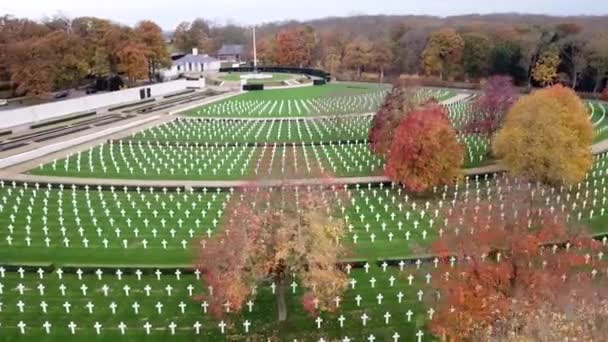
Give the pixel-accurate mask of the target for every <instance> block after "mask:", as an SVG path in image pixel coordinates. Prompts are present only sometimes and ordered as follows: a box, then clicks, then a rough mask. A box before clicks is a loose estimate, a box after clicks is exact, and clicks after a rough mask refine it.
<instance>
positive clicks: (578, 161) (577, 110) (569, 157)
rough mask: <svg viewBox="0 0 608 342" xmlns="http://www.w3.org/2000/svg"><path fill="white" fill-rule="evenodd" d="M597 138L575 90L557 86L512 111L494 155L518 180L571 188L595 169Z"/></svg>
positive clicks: (524, 100)
mask: <svg viewBox="0 0 608 342" xmlns="http://www.w3.org/2000/svg"><path fill="white" fill-rule="evenodd" d="M594 134H595V133H594V131H593V126H592V124H591V120H590V116H589V112H588V109H587V107H586V105H585V104H584V103H583V102H582V101H581V99H580V98H579V97H578V96H577V95H576V93H575V92H574V91H573V90H572V89H569V88H565V87H563V86H561V85H555V86H553V87H551V88H546V89H543V90H538V91H535V92H533V93H532V94H531V95H528V96H524V97H522V98H520V99H519V101H517V103H515V105H513V107H512V108H511V110H510V111H509V113H508V114H507V118H506V121H505V124H504V126H503V128H502V129H501V130H500V131H499V133H498V135H497V136H496V139H495V141H494V146H493V149H494V153H495V155H496V156H498V157H499V158H502V162H503V163H504V165H505V166H506V167H507V168H508V169H509V171H510V172H512V173H513V174H515V175H517V176H522V177H524V178H526V179H530V180H534V181H540V182H545V183H550V184H573V183H576V182H578V181H580V180H582V179H583V178H584V177H585V175H586V173H587V171H588V170H589V168H591V166H592V163H593V162H592V156H591V144H592V143H593V138H594Z"/></svg>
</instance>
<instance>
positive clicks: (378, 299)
mask: <svg viewBox="0 0 608 342" xmlns="http://www.w3.org/2000/svg"><path fill="white" fill-rule="evenodd" d="M434 263H435V267H437V263H438V260H435V261H434ZM420 265H421V261H420V260H418V261H417V262H416V266H415V268H413V266H410V265H408V264H406V263H405V262H404V261H401V262H400V263H399V264H398V268H399V272H401V273H403V274H408V276H407V277H405V278H402V277H399V278H397V277H395V274H391V273H393V271H395V270H396V269H391V270H390V271H391V272H390V273H389V274H390V277H383V278H382V279H376V278H375V276H374V275H371V274H370V275H368V276H367V277H366V276H365V275H366V274H369V272H370V268H371V265H370V264H369V263H366V264H364V265H363V268H362V269H363V271H364V274H360V276H359V277H358V279H359V280H357V279H355V278H351V279H350V281H349V288H350V290H351V291H353V292H354V293H355V294H356V293H357V289H358V288H360V287H361V282H364V283H368V284H369V286H371V288H372V289H378V293H377V294H376V295H375V296H373V298H363V297H362V296H361V295H360V294H356V296H355V295H354V294H353V295H352V297H353V300H354V301H355V302H356V305H357V307H358V308H363V309H364V310H365V308H366V303H367V304H371V303H370V301H371V302H373V303H374V306H376V305H382V303H384V302H391V301H397V302H398V303H402V302H404V301H405V299H404V298H406V297H407V298H408V299H407V300H410V301H417V302H421V301H423V298H424V295H425V294H424V291H423V290H422V289H419V290H418V291H416V288H415V287H413V285H414V284H413V281H414V279H420V280H421V281H424V282H425V283H426V284H427V285H428V284H430V279H431V275H430V274H429V273H428V271H425V270H422V271H420ZM380 267H381V270H382V272H383V273H387V272H389V265H388V264H387V263H386V262H384V263H382V264H381V265H380ZM345 270H346V272H347V273H348V275H350V274H351V272H352V270H353V268H352V267H351V265H350V264H349V265H346V267H345ZM425 272H426V273H425ZM7 273H8V271H6V270H5V269H4V268H0V294H3V293H4V294H8V293H10V294H12V295H14V296H16V297H20V296H26V297H27V298H24V299H25V300H26V301H27V302H28V303H32V301H35V300H34V298H37V299H39V303H38V306H39V307H40V310H41V313H42V315H43V316H44V315H46V314H47V312H48V311H50V306H49V304H47V303H46V301H45V300H44V298H45V297H46V296H49V295H52V296H56V295H60V296H61V297H66V292H69V295H68V296H67V297H66V299H72V300H73V301H72V302H77V303H79V304H78V305H81V304H82V305H83V308H84V310H85V311H86V312H87V313H88V314H89V315H95V314H98V313H100V312H102V313H104V314H110V315H111V316H113V315H116V312H117V310H118V309H120V308H121V307H124V306H125V305H127V306H128V307H129V309H132V311H133V315H135V316H138V315H140V314H141V312H142V311H143V310H144V309H146V308H145V307H144V306H143V304H140V303H139V302H138V299H137V298H139V299H143V298H146V297H150V296H151V293H153V295H152V297H153V298H156V297H157V296H158V295H159V293H162V296H163V297H171V296H175V295H177V296H178V297H183V295H185V293H187V294H188V297H192V296H193V294H194V292H195V291H194V290H195V287H194V286H193V285H192V284H188V282H185V283H183V284H181V287H182V288H181V289H178V288H177V287H173V286H171V285H170V284H169V285H167V286H166V287H163V286H162V285H158V284H163V285H164V284H165V283H166V280H167V278H168V280H169V281H171V280H172V279H175V280H176V281H180V280H182V277H183V275H184V273H183V272H181V271H180V270H179V269H178V270H175V271H174V272H173V271H165V273H163V271H160V270H156V271H155V272H154V273H152V274H149V275H144V274H143V272H141V270H136V271H135V272H134V274H135V275H136V277H137V283H135V284H133V282H132V281H131V282H129V283H126V284H124V285H123V283H121V282H123V281H124V280H125V274H124V273H123V272H122V271H121V270H120V269H119V270H116V271H115V272H106V273H104V272H103V271H102V270H100V269H97V270H96V271H95V272H93V274H90V273H88V274H86V275H84V272H83V271H82V270H80V269H78V270H77V271H76V272H75V274H76V277H77V279H78V282H77V284H78V285H80V286H77V285H74V284H73V283H74V282H72V283H71V284H69V286H77V293H75V292H74V291H73V290H69V289H68V288H67V286H65V284H63V283H61V282H62V281H64V280H65V281H67V280H68V279H67V278H66V274H65V272H64V271H63V270H62V269H61V268H59V269H56V270H53V271H52V273H49V274H47V273H46V272H45V271H44V270H43V269H38V270H36V271H35V272H26V271H25V270H24V269H22V268H19V269H17V270H16V273H17V274H18V277H17V279H16V280H15V279H13V282H15V281H16V282H18V285H16V286H14V288H12V289H8V292H3V290H4V286H2V285H1V284H2V281H3V280H4V279H5V277H6V275H7ZM194 274H195V277H196V280H200V276H201V274H200V272H198V271H195V273H194ZM48 277H51V278H55V279H57V280H58V281H59V282H60V285H59V286H57V289H54V288H46V287H45V286H44V285H43V284H44V281H45V280H46V279H47V278H48ZM13 278H14V277H13ZM92 278H94V279H95V285H93V284H92V283H91V280H92ZM71 279H72V280H74V277H72V278H71ZM113 279H115V280H113ZM102 280H108V281H109V282H108V283H107V284H110V286H108V285H107V284H104V285H100V284H99V283H98V282H97V281H102ZM22 282H25V284H26V285H24V284H23V283H22ZM34 283H37V284H38V286H35V285H34ZM87 283H89V285H87ZM150 283H152V285H153V286H152V287H154V288H155V289H153V288H152V287H151V286H150V285H149V284H150ZM129 284H131V285H129ZM186 284H188V285H187V286H186ZM159 286H160V291H159V290H158V287H159ZM176 286H177V285H176ZM290 287H291V293H292V294H294V295H295V294H297V293H298V291H297V290H298V288H299V287H298V284H297V283H296V282H292V283H291V284H290ZM29 288H31V289H34V288H35V289H36V290H34V291H29V290H28V291H26V289H29ZM184 288H185V290H184ZM268 288H270V290H271V291H272V292H273V293H274V291H275V290H276V286H275V285H274V283H271V284H269V285H268ZM388 288H401V291H399V292H398V293H397V295H396V296H395V298H394V299H391V298H390V297H386V296H383V294H382V289H388ZM257 290H259V289H257ZM257 290H256V289H253V291H254V294H255V292H256V291H257ZM177 291H180V292H179V293H181V294H182V295H180V294H178V292H177ZM207 291H208V293H210V294H211V295H213V288H212V287H208V289H207ZM93 292H99V293H102V294H103V296H104V298H107V299H108V300H111V302H110V303H109V304H108V302H106V301H105V300H104V301H103V304H100V303H93V302H92V301H91V300H89V298H88V296H89V294H90V293H93ZM404 292H405V293H404ZM78 296H82V297H83V298H82V299H84V301H83V300H82V299H81V300H76V299H77V297H78ZM32 297H34V298H32ZM134 297H137V298H134ZM154 300H156V299H154ZM345 300H346V299H343V298H341V297H336V298H335V302H336V307H338V308H339V307H340V305H341V303H343V302H344V301H345ZM54 302H57V301H54ZM85 303H86V304H85ZM29 305H32V304H27V305H26V304H25V303H24V302H23V301H22V299H21V298H19V299H18V301H17V302H16V303H15V308H13V309H11V308H9V307H6V306H3V305H2V304H1V303H0V312H3V311H2V308H3V307H4V312H15V314H17V315H19V314H23V313H24V312H25V310H26V309H27V308H28V307H29ZM53 305H59V306H61V310H60V311H61V312H62V318H63V319H73V318H76V317H75V315H76V313H75V312H74V309H75V308H76V307H75V305H76V304H72V303H71V302H70V301H69V300H65V301H63V303H61V301H59V302H57V303H54V304H53ZM146 305H148V306H150V305H152V306H153V307H148V308H147V310H148V311H154V312H155V313H156V314H158V315H162V314H163V313H164V312H165V311H163V310H164V309H165V305H163V303H162V301H160V300H158V301H156V302H154V301H152V302H150V301H147V302H146ZM195 305H196V306H198V304H195ZM188 306H189V305H188V304H186V303H185V302H184V301H181V302H180V303H179V304H178V307H179V312H181V315H184V314H186V308H187V307H188ZM224 306H225V310H226V312H227V313H230V308H231V305H230V303H226V305H224ZM254 306H255V304H254V302H253V301H251V300H250V301H248V302H247V303H246V307H247V309H246V310H247V312H249V313H251V312H253V308H254ZM200 308H201V310H202V311H203V313H205V314H206V313H207V309H208V304H207V303H206V302H203V303H201V304H200ZM7 310H8V311H7ZM29 311H31V309H30V310H29ZM54 311H57V310H54ZM367 312H368V311H364V313H363V314H362V315H361V317H360V324H361V326H362V327H365V326H366V325H367V323H368V322H369V321H370V320H375V319H382V320H383V321H384V324H385V325H390V324H394V323H396V321H403V322H413V315H414V312H413V311H412V310H411V309H407V307H406V308H405V310H404V311H403V312H399V313H394V312H393V313H391V312H389V311H385V312H383V313H382V315H381V317H371V315H370V314H368V313H367ZM434 313H435V310H434V309H433V308H429V309H428V311H427V312H426V313H425V316H427V317H428V318H429V319H432V317H433V315H434ZM356 317H358V316H356ZM351 319H353V318H351ZM346 320H347V318H346V317H345V316H344V315H340V316H339V317H338V318H337V319H336V321H337V322H339V325H340V327H344V323H345V321H346ZM355 320H356V321H357V319H355ZM71 322H73V321H71ZM314 322H315V324H316V325H317V329H321V323H323V319H322V318H320V317H319V318H317V319H315V320H314ZM70 324H72V323H70ZM95 324H96V325H97V322H96V323H95ZM120 324H121V325H122V324H124V323H123V322H121V323H120ZM146 324H148V323H146ZM171 324H175V323H173V322H172V323H171ZM20 325H21V326H24V324H20ZM45 325H48V324H46V323H45ZM250 326H251V323H250V322H249V321H245V322H243V328H244V330H245V333H248V332H249V328H250ZM218 327H219V328H220V329H221V333H222V334H223V333H224V332H225V331H224V328H225V327H226V326H225V325H224V323H223V322H220V323H219V324H218ZM43 328H44V326H43ZM198 328H199V329H200V328H201V326H199V327H198ZM45 329H46V328H45ZM49 329H50V327H49ZM48 333H50V331H47V334H48ZM197 333H199V332H198V331H197ZM22 334H25V330H24V329H23V330H22ZM97 334H100V332H97ZM147 334H149V332H148V333H147Z"/></svg>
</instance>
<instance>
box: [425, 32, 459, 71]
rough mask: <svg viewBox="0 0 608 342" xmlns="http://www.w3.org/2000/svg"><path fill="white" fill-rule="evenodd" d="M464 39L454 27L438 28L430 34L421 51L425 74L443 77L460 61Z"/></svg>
mask: <svg viewBox="0 0 608 342" xmlns="http://www.w3.org/2000/svg"><path fill="white" fill-rule="evenodd" d="M463 50H464V40H463V39H462V37H461V36H460V35H459V34H458V32H456V30H454V29H440V30H437V31H435V32H433V33H432V34H431V38H430V39H429V42H428V44H427V46H426V48H425V49H424V51H423V52H422V59H423V63H424V70H425V73H426V74H427V75H439V77H440V78H441V79H444V78H445V77H446V76H447V75H450V74H451V73H453V71H454V70H455V69H456V67H457V66H458V65H460V63H461V62H462V53H463Z"/></svg>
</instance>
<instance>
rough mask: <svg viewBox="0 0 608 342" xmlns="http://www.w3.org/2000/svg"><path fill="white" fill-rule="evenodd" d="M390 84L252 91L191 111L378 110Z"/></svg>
mask: <svg viewBox="0 0 608 342" xmlns="http://www.w3.org/2000/svg"><path fill="white" fill-rule="evenodd" d="M388 89H389V88H388V87H387V86H384V85H376V84H358V83H353V84H347V83H339V84H326V85H322V86H309V87H301V88H292V89H274V90H264V91H254V92H248V93H245V94H242V95H239V96H236V97H232V98H229V99H226V100H224V101H220V102H215V103H212V104H209V105H206V106H203V107H201V108H195V109H193V110H190V111H187V112H186V113H184V115H187V116H204V117H208V116H211V117H231V116H232V117H273V116H276V117H293V116H319V115H337V114H351V113H366V112H374V111H375V110H376V109H377V108H378V106H379V105H380V104H381V102H382V100H383V98H384V96H385V95H386V92H387V90H388Z"/></svg>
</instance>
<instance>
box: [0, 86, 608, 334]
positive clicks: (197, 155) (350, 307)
mask: <svg viewBox="0 0 608 342" xmlns="http://www.w3.org/2000/svg"><path fill="white" fill-rule="evenodd" d="M387 91H388V88H386V87H384V86H377V85H364V84H331V85H325V86H319V87H307V88H296V89H289V90H268V91H264V92H251V93H247V94H243V95H239V96H236V97H233V98H230V99H227V100H223V101H220V102H216V103H212V104H209V105H206V106H203V107H201V108H196V109H193V110H190V111H188V112H185V113H181V114H178V115H176V117H175V118H174V119H173V120H171V121H169V122H166V123H162V124H160V125H158V126H156V127H153V128H149V129H146V130H142V131H140V132H136V133H134V134H132V135H131V136H128V137H125V138H121V139H118V140H109V141H107V142H106V143H104V144H102V145H99V146H96V147H94V148H92V149H89V150H83V151H80V152H76V153H73V154H71V155H69V156H66V157H65V158H63V159H59V160H55V161H51V162H49V163H47V164H44V165H40V166H39V167H38V168H35V169H33V170H30V171H29V172H28V174H29V175H30V176H31V177H32V180H34V179H36V176H51V177H62V178H60V179H62V180H65V179H72V180H74V182H61V184H57V183H54V184H48V183H45V182H36V181H32V182H28V183H14V182H10V181H6V182H0V226H1V227H2V228H1V229H2V233H0V260H2V264H3V266H1V267H0V340H2V341H57V340H64V341H83V340H87V339H88V340H99V341H102V340H103V341H105V340H110V339H114V340H117V341H123V340H124V341H165V340H174V339H175V340H184V341H211V340H220V341H222V340H235V341H238V340H245V341H262V340H264V341H265V340H267V339H270V340H277V341H293V340H294V339H297V340H299V341H321V340H324V341H337V340H340V341H349V340H350V341H371V342H374V341H420V340H423V341H429V340H433V338H432V337H431V336H430V333H429V332H428V331H427V322H428V320H429V319H430V318H431V317H432V316H433V314H434V312H435V308H434V303H435V299H434V298H435V296H436V294H435V292H434V290H433V289H432V287H431V283H432V281H433V279H432V276H431V273H432V272H433V268H434V267H437V263H438V260H436V259H435V258H433V257H432V256H430V255H428V254H427V253H428V247H429V245H430V244H431V243H432V242H433V240H435V239H436V238H437V237H439V236H440V235H442V234H444V233H445V232H447V231H449V230H452V229H456V228H455V226H456V225H455V224H454V223H452V222H446V221H445V218H444V217H443V216H442V212H444V210H445V209H446V208H450V207H454V206H456V205H457V204H459V203H464V202H469V201H471V202H474V201H482V200H486V199H494V200H496V199H497V198H500V195H501V194H502V193H504V192H505V191H507V189H510V188H513V187H519V188H522V187H523V188H524V189H525V188H527V189H528V190H530V191H535V193H537V196H540V198H542V199H543V201H545V202H546V203H547V204H548V205H549V206H551V207H552V208H553V209H554V210H556V211H559V212H562V213H564V214H565V215H568V218H569V220H570V222H572V223H573V224H577V225H578V224H580V225H585V226H588V227H589V229H591V231H592V232H593V233H596V234H602V233H604V232H605V228H604V227H605V226H606V225H605V223H606V221H607V220H608V219H607V214H608V213H606V212H605V209H604V208H606V184H605V182H606V178H608V173H607V172H608V165H607V159H608V155H607V154H606V153H600V154H598V155H597V156H596V157H595V158H596V160H595V166H594V169H593V170H592V171H591V172H590V173H589V175H588V176H587V179H586V180H585V181H583V182H582V183H580V184H578V185H576V186H572V187H568V188H551V189H547V188H544V187H541V186H540V185H538V184H527V183H526V184H524V183H520V182H517V181H516V180H512V179H509V178H507V177H505V176H503V175H488V174H483V175H472V176H469V177H465V178H464V179H463V181H462V182H461V183H459V184H458V185H455V186H452V187H441V188H435V189H433V190H432V191H430V192H429V193H427V194H425V195H423V196H413V195H412V194H408V193H407V192H405V191H404V190H402V189H401V188H400V187H399V186H398V185H397V184H392V183H390V182H387V181H382V182H378V181H377V179H378V178H375V177H376V176H381V175H382V172H383V168H384V160H382V159H381V158H379V157H377V156H374V155H372V154H370V152H369V148H368V140H367V139H368V138H367V136H368V130H369V127H370V125H371V120H372V118H373V113H374V112H375V111H376V110H377V109H378V107H379V105H380V104H381V102H382V100H383V98H384V96H385V95H386V93H387ZM418 96H421V97H424V98H430V97H435V98H437V99H438V100H441V101H447V102H444V104H445V106H446V107H447V108H448V110H449V118H450V120H451V121H452V123H453V125H454V126H455V127H456V128H458V127H461V126H462V125H463V124H464V122H466V120H467V117H468V116H469V115H471V113H472V110H473V107H472V102H471V101H472V100H474V97H471V96H460V94H456V93H455V92H453V91H450V90H445V89H430V88H429V89H423V90H421V91H420V93H419V94H418ZM459 96H460V97H459ZM450 100H451V101H450ZM589 108H590V115H591V118H592V121H593V123H594V126H595V128H596V131H597V136H598V142H599V141H601V140H603V137H604V135H605V134H608V133H606V129H604V127H606V126H607V125H608V119H606V108H607V107H606V105H605V104H602V103H599V102H590V103H589ZM459 139H460V141H461V142H463V144H465V145H466V149H465V160H466V167H467V168H472V167H479V166H484V165H490V164H493V161H492V160H489V159H488V157H487V156H488V154H487V150H488V146H489V142H488V140H487V138H485V137H481V136H478V135H474V134H460V135H459ZM325 174H332V175H333V176H334V177H335V180H336V184H335V185H332V186H328V185H324V184H323V183H322V181H321V180H320V179H318V177H321V176H323V175H325ZM64 177H70V178H64ZM370 177H374V178H370ZM256 179H264V180H267V181H269V182H270V183H272V182H274V183H275V184H276V185H281V184H282V181H284V180H292V181H293V180H294V179H297V180H307V181H308V182H307V183H306V185H301V186H298V191H304V192H308V191H314V192H321V193H322V194H323V196H325V197H327V198H335V201H334V202H335V203H336V209H335V211H333V212H328V215H332V216H334V217H338V218H341V219H343V220H344V221H345V222H346V224H347V227H348V233H347V236H346V237H345V238H344V239H343V243H344V244H346V245H347V247H348V248H349V249H350V250H351V253H350V255H349V256H348V258H347V259H345V260H343V263H344V265H345V266H344V267H345V269H346V271H347V272H348V276H349V278H350V282H349V289H348V291H347V292H346V293H345V294H344V296H343V297H341V298H339V299H337V301H338V305H339V309H338V310H337V311H336V312H335V313H323V314H321V315H320V316H319V317H310V316H309V315H308V314H307V313H305V312H304V311H303V309H302V306H301V303H300V299H301V295H302V293H303V289H301V288H300V287H299V284H298V283H297V282H295V281H294V282H293V283H291V286H290V289H289V296H288V318H287V321H286V322H285V323H282V324H278V323H276V308H275V305H276V304H275V298H274V296H273V291H274V287H273V284H270V283H268V284H262V285H261V286H259V287H258V288H257V289H256V293H257V295H256V296H255V297H254V298H252V299H251V301H250V302H248V303H247V305H246V307H245V308H244V310H243V311H242V312H241V313H239V314H234V313H227V315H226V317H225V318H224V319H223V320H221V321H216V320H213V319H212V318H211V317H210V315H209V314H207V313H206V311H207V306H206V303H205V302H200V301H196V300H194V297H196V295H200V294H203V293H208V292H209V291H210V289H208V288H207V287H206V286H205V285H204V284H203V283H202V280H201V275H200V274H199V273H198V272H194V271H193V270H192V266H191V265H192V264H193V262H194V260H195V258H196V253H197V252H196V251H197V248H198V245H199V240H200V239H201V238H205V237H210V236H213V234H215V233H216V232H217V231H218V230H219V229H221V227H222V220H223V218H224V216H225V214H226V213H225V210H226V208H227V207H228V204H229V203H230V202H231V201H238V200H240V199H239V196H237V189H235V188H233V187H231V186H223V187H216V186H209V185H208V184H218V183H209V182H211V181H214V182H217V181H220V182H221V181H237V180H239V181H244V182H250V181H252V180H256ZM315 179H316V180H317V181H315ZM340 179H349V182H348V184H346V185H344V184H340ZM163 180H165V181H170V180H178V181H181V183H183V185H182V186H179V187H175V186H160V187H158V186H157V187H151V186H150V185H149V183H148V182H149V181H163ZM118 181H120V183H123V184H124V183H128V184H129V185H128V186H120V185H116V183H118ZM125 181H128V182H125ZM87 182H88V183H89V184H88V183H87ZM76 183H77V184H76ZM315 183H318V184H315ZM227 184H231V183H227ZM338 190H340V191H343V192H344V193H345V194H346V197H345V198H344V199H343V197H338V196H337V195H336V194H337V191H338ZM607 251H608V249H607Z"/></svg>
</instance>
